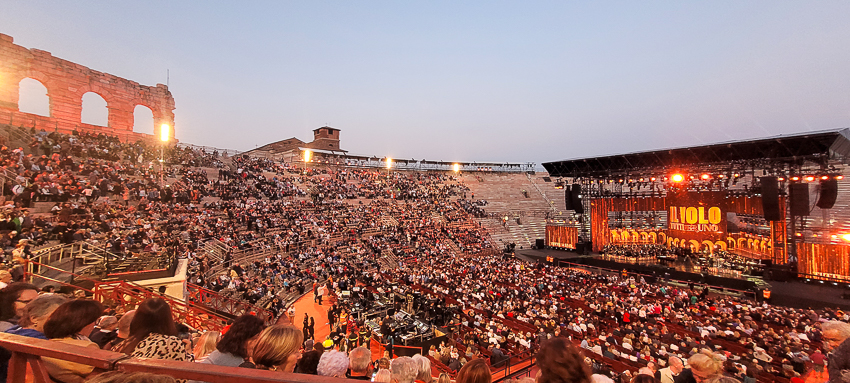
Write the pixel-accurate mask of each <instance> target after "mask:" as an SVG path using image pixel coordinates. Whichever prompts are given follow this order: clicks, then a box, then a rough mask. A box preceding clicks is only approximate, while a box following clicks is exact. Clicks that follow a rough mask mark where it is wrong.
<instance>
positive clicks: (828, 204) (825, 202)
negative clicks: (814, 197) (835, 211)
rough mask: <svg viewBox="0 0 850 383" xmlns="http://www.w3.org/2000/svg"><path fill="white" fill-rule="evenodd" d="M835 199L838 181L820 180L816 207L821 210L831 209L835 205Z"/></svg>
mask: <svg viewBox="0 0 850 383" xmlns="http://www.w3.org/2000/svg"><path fill="white" fill-rule="evenodd" d="M836 197H838V181H837V180H835V179H828V180H821V181H820V198H818V203H817V205H818V207H819V208H821V209H832V207H833V206H834V205H835V198H836Z"/></svg>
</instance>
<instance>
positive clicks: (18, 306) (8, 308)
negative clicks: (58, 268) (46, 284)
mask: <svg viewBox="0 0 850 383" xmlns="http://www.w3.org/2000/svg"><path fill="white" fill-rule="evenodd" d="M36 297H38V288H37V287H35V286H34V285H31V284H29V283H23V282H15V283H10V284H9V285H8V286H6V287H4V288H3V289H2V290H0V331H6V330H8V329H10V328H12V327H15V326H16V325H17V324H18V321H19V320H20V319H21V315H23V313H24V307H26V305H27V303H30V302H31V301H32V300H33V299H35V298H36Z"/></svg>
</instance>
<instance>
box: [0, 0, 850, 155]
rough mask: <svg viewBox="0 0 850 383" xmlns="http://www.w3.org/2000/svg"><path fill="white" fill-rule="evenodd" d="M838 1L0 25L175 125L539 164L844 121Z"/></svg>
mask: <svg viewBox="0 0 850 383" xmlns="http://www.w3.org/2000/svg"><path fill="white" fill-rule="evenodd" d="M848 15H850V1H846V0H843V1H796V2H785V1H703V2H697V1H678V2H674V1H631V2H606V1H593V2H591V1H586V2H569V1H555V2H533V1H510V2H507V1H480V2H475V1H463V2H461V1H445V2H443V1H427V2H418V3H414V2H411V1H339V2H328V1H303V2H284V1H273V2H265V3H264V2H250V1H249V2H241V1H240V2H236V1H229V2H223V1H222V2H213V1H194V2H189V1H162V2H157V1H124V2H105V1H96V2H95V1H50V2H47V1H10V0H2V1H0V33H4V34H9V35H12V36H13V37H14V38H15V42H16V43H17V44H20V45H23V46H26V47H28V48H38V49H43V50H46V51H50V52H52V53H53V54H54V55H55V56H57V57H61V58H65V59H68V60H71V61H74V62H77V63H80V64H82V65H85V66H88V67H90V68H92V69H95V70H99V71H103V72H107V73H112V74H115V75H118V76H121V77H125V78H128V79H131V80H134V81H137V82H139V83H142V84H146V85H154V84H156V83H165V81H166V70H170V72H171V80H170V85H171V88H170V89H171V91H172V93H173V94H174V97H175V100H176V106H177V109H176V110H175V113H176V116H177V121H176V124H175V125H176V131H177V137H178V138H179V139H180V140H182V141H184V142H190V143H195V144H201V145H210V146H217V147H224V148H233V149H240V150H245V149H250V148H253V147H255V146H256V145H263V144H265V143H268V142H272V141H276V140H279V139H284V138H289V137H292V136H295V137H298V138H301V139H304V140H307V141H309V140H310V139H311V137H312V129H314V128H317V127H320V126H323V125H330V126H332V127H335V128H339V129H341V130H342V133H341V135H342V146H343V148H344V149H348V150H350V151H352V152H353V153H357V154H370V155H390V156H392V157H395V158H415V159H423V158H424V159H429V160H444V161H455V160H462V161H533V162H537V163H538V164H539V163H541V162H545V161H552V160H560V159H565V158H574V157H583V156H596V155H605V154H613V153H622V152H632V151H639V150H650V149H657V148H666V147H678V146H687V145H695V144H704V143H712V142H718V141H728V140H732V139H746V138H756V137H764V136H769V135H778V134H787V133H796V132H803V131H809V130H822V129H830V128H835V127H847V126H850V22H848Z"/></svg>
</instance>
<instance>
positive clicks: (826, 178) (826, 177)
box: [820, 176, 829, 181]
mask: <svg viewBox="0 0 850 383" xmlns="http://www.w3.org/2000/svg"><path fill="white" fill-rule="evenodd" d="M820 179H822V180H824V181H826V180H828V179H829V176H821V177H820Z"/></svg>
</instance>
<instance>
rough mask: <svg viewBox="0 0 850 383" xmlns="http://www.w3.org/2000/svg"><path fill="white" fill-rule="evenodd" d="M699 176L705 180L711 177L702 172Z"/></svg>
mask: <svg viewBox="0 0 850 383" xmlns="http://www.w3.org/2000/svg"><path fill="white" fill-rule="evenodd" d="M700 178H702V179H704V180H707V179H709V178H711V176H710V175H709V174H708V173H703V175H702V176H701V177H700Z"/></svg>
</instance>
